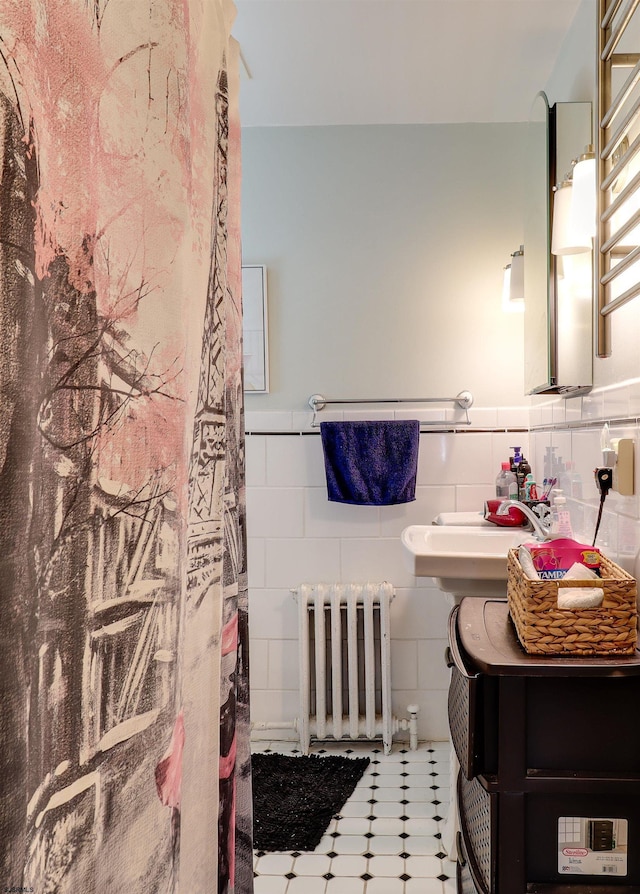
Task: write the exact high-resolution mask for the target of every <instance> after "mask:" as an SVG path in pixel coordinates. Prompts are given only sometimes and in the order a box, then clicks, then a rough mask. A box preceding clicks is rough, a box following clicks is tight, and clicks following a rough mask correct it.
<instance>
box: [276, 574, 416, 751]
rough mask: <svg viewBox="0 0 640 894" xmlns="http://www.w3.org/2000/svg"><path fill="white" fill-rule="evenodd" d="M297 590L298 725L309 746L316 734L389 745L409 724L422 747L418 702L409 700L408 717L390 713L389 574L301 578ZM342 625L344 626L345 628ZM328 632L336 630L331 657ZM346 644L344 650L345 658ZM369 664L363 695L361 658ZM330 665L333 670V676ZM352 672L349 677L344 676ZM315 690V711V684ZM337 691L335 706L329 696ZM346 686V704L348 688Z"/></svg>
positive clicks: (413, 742)
mask: <svg viewBox="0 0 640 894" xmlns="http://www.w3.org/2000/svg"><path fill="white" fill-rule="evenodd" d="M292 592H294V593H295V594H296V596H297V598H298V632H299V657H300V717H299V723H298V727H299V731H300V743H301V747H302V750H303V751H304V752H305V753H306V752H307V751H308V747H309V741H310V739H311V737H312V736H313V737H315V738H318V739H327V738H334V739H345V738H346V739H358V738H361V737H363V736H364V737H366V738H367V739H375V738H382V741H383V744H384V748H385V751H387V752H388V751H389V750H390V748H391V739H392V735H393V733H394V732H397V731H398V729H400V728H403V729H409V730H410V739H411V747H412V748H417V739H418V734H417V719H416V714H417V707H415V706H413V705H412V706H410V707H409V712H410V715H411V716H410V719H409V721H399V720H397V718H394V717H393V716H392V714H391V672H390V668H391V655H390V628H389V604H390V601H391V599H392V598H393V596H394V592H393V587H392V586H391V584H389V583H387V582H386V581H385V582H383V583H376V584H371V583H367V584H301V585H300V587H299V588H298V589H297V590H294V591H292ZM311 611H313V614H314V618H313V628H312V632H313V650H314V655H315V659H314V660H313V661H311V650H310V633H311V628H310V623H309V615H310V612H311ZM376 613H378V615H379V631H380V637H379V651H378V653H377V654H376V636H375V634H376ZM359 615H360V616H361V618H362V622H361V624H362V629H363V639H362V653H363V654H360V644H359V642H358V623H359V618H358V616H359ZM343 628H344V629H343ZM327 634H329V637H330V644H329V650H328V651H329V656H330V664H329V665H327V645H326V640H327ZM343 650H344V651H345V652H346V657H345V659H344V660H343ZM361 662H362V665H363V681H362V682H363V686H364V699H363V700H362V701H361V700H360V698H359V694H360V693H359V689H360V685H359V664H360V663H361ZM327 667H329V673H330V676H331V680H330V686H328V681H327ZM345 676H346V680H343V677H345ZM312 684H313V689H314V691H315V712H313V714H312V707H311V689H312ZM376 686H377V687H378V689H379V691H380V700H381V709H382V710H381V713H380V712H379V713H377V714H376ZM329 689H330V697H331V712H330V713H329V710H328V706H327V696H328V695H329ZM345 690H346V691H347V693H348V709H347V711H345V710H344V705H343V692H344V691H345Z"/></svg>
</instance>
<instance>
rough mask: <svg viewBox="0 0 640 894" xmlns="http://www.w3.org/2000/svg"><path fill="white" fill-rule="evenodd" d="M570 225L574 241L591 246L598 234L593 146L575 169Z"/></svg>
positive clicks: (587, 150)
mask: <svg viewBox="0 0 640 894" xmlns="http://www.w3.org/2000/svg"><path fill="white" fill-rule="evenodd" d="M570 227H571V232H572V235H573V239H574V241H575V242H577V243H578V244H580V245H585V244H586V245H587V247H588V248H591V245H592V243H591V240H592V239H593V237H594V236H595V235H596V159H595V155H594V153H593V147H592V146H587V147H586V150H585V152H584V154H583V155H582V156H581V157H580V158H579V159H578V161H577V163H576V166H575V167H574V169H573V194H572V196H571V212H570Z"/></svg>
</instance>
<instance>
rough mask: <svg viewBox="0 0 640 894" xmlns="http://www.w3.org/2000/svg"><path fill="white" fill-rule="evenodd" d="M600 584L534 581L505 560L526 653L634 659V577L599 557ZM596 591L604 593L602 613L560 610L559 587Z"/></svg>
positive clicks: (513, 560)
mask: <svg viewBox="0 0 640 894" xmlns="http://www.w3.org/2000/svg"><path fill="white" fill-rule="evenodd" d="M600 573H601V575H602V577H601V579H600V580H599V581H593V582H591V581H590V582H589V583H588V584H585V581H581V580H565V581H563V580H562V579H560V580H530V579H529V578H528V577H526V575H525V573H524V572H523V570H522V566H521V565H520V562H519V561H518V552H517V550H515V549H512V550H509V554H508V557H507V599H508V601H509V613H510V615H511V618H512V620H513V623H514V625H515V628H516V632H517V634H518V639H519V640H520V643H521V645H522V646H523V648H524V650H525V651H526V652H528V653H530V654H532V655H563V656H565V657H566V656H567V655H577V656H582V655H611V656H614V657H615V656H619V655H633V654H634V653H635V650H636V644H637V626H638V610H637V606H636V598H637V592H638V591H637V586H636V581H635V578H633V577H631V575H630V574H627V572H626V571H625V570H624V568H620V566H619V565H616V564H615V562H612V561H611V560H610V559H607V557H606V556H602V557H601V565H600ZM585 586H597V587H602V589H603V590H604V599H603V602H602V605H601V606H600V607H599V608H583V609H561V608H558V588H559V587H563V588H567V587H585Z"/></svg>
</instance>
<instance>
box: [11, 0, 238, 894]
mask: <svg viewBox="0 0 640 894" xmlns="http://www.w3.org/2000/svg"><path fill="white" fill-rule="evenodd" d="M233 13H234V11H233V5H232V3H231V0H2V2H1V3H0V153H1V158H0V611H1V613H2V614H1V619H2V620H1V623H0V700H1V709H2V710H1V712H0V789H1V796H2V797H1V799H0V849H1V851H2V875H1V877H0V883H1V884H2V887H3V889H4V890H21V891H28V892H31V891H33V892H37V894H53V892H65V894H66V892H69V894H71V892H74V894H77V892H83V894H84V892H87V894H89V892H99V894H119V892H123V894H124V892H127V894H130V892H132V891H140V892H148V894H151V892H154V894H156V892H162V894H164V892H167V894H169V892H177V891H179V890H180V891H183V892H184V894H186V892H189V894H205V892H218V894H225V892H228V894H231V892H237V894H249V892H251V890H252V865H251V810H250V800H251V797H250V773H249V766H250V765H249V760H250V759H249V751H248V723H249V717H248V674H247V672H248V668H247V642H248V640H247V585H246V564H245V556H246V549H245V539H246V538H245V533H244V489H243V463H244V431H243V400H242V398H243V388H242V370H241V331H242V327H241V298H240V284H241V275H240V273H241V261H240V235H239V233H240V227H239V182H240V159H239V121H238V106H237V94H238V85H237V59H236V56H237V53H236V47H235V46H234V42H233V40H232V39H231V38H230V29H231V24H232V20H233Z"/></svg>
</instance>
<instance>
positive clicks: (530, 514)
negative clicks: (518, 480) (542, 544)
mask: <svg viewBox="0 0 640 894" xmlns="http://www.w3.org/2000/svg"><path fill="white" fill-rule="evenodd" d="M510 506H517V507H518V509H519V510H520V512H522V514H523V515H524V516H526V518H527V521H528V522H529V524H528V525H527V527H528V528H529V530H532V531H533V536H534V537H535V539H536V540H541V541H545V540H552V539H553V538H552V536H551V525H550V524H549V525H546V524H545V523H544V522H543V521H542V519H541V518H539V516H537V515H536V514H535V512H534V511H533V510H532V509H530V508H529V506H526V505H525V504H524V503H521V502H520V500H504V502H502V503H500V505H499V506H498V509H497V512H496V515H508V511H509V507H510Z"/></svg>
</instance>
